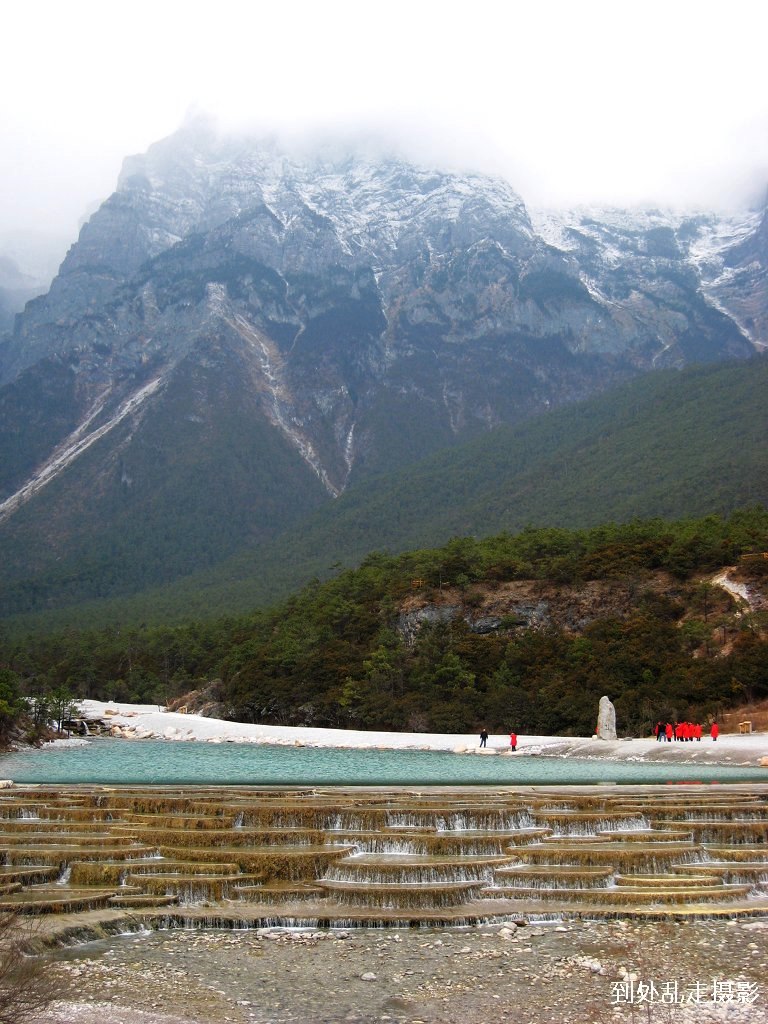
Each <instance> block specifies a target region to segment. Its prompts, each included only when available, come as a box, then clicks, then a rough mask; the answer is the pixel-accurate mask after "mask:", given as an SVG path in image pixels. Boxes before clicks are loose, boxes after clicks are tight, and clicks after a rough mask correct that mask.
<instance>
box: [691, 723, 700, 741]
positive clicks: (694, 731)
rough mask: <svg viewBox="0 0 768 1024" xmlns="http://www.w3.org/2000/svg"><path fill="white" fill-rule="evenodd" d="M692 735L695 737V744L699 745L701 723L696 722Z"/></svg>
mask: <svg viewBox="0 0 768 1024" xmlns="http://www.w3.org/2000/svg"><path fill="white" fill-rule="evenodd" d="M693 735H694V736H695V737H696V742H697V743H701V722H697V723H696V725H694V727H693Z"/></svg>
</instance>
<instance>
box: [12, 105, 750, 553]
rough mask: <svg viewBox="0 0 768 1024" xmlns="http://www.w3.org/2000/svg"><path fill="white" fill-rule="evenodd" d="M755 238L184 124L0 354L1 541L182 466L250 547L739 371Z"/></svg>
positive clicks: (162, 482) (150, 495) (112, 508)
mask: <svg viewBox="0 0 768 1024" xmlns="http://www.w3.org/2000/svg"><path fill="white" fill-rule="evenodd" d="M765 234H766V222H765V219H763V221H762V223H760V222H759V221H758V220H757V218H753V219H752V220H750V219H749V218H746V219H744V220H742V221H741V222H739V223H731V222H729V223H728V224H726V225H723V224H722V223H721V222H719V221H717V220H716V219H715V218H709V219H707V218H699V219H698V220H697V219H691V218H683V217H674V216H671V215H669V216H667V215H663V214H644V215H642V216H640V215H637V216H635V217H634V218H628V217H627V215H618V214H612V215H608V214H604V215H603V216H602V219H598V218H596V217H587V216H584V215H580V216H579V217H577V218H574V217H570V218H569V217H562V216H561V217H560V218H559V219H557V218H552V217H548V218H547V217H539V218H537V220H536V224H535V225H534V223H532V220H531V218H530V216H529V214H528V212H527V211H526V208H525V206H524V204H523V202H522V200H521V199H520V197H519V196H517V195H516V194H515V193H514V192H513V191H512V189H511V188H510V187H509V186H508V185H507V184H506V183H505V182H502V181H499V180H495V179H491V178H487V177H482V176H480V175H458V174H453V173H448V172H443V171H437V170H434V169H429V168H424V167H417V166H413V165H410V164H407V163H405V162H403V161H401V160H396V159H380V160H376V161H373V160H371V159H367V158H363V157H360V156H349V155H345V156H341V157H339V156H338V155H330V154H328V153H322V152H321V153H317V154H314V155H313V156H311V157H306V156H305V157H302V158H299V157H297V156H296V155H291V154H289V153H286V152H283V151H281V150H280V149H279V147H278V146H277V145H276V144H275V143H274V142H271V141H266V142H265V141H263V140H261V141H259V142H254V141H253V140H249V139H244V138H221V137H219V136H217V135H216V133H215V132H214V131H212V130H211V129H210V128H208V127H206V126H205V125H191V126H188V127H187V128H185V129H184V130H182V131H180V132H179V133H177V134H176V135H174V136H172V137H171V138H169V139H166V140H164V141H162V142H160V143H157V144H156V145H154V146H152V147H151V148H150V150H149V151H148V152H147V153H146V154H145V155H143V156H140V157H134V158H131V159H129V160H127V161H126V163H125V166H124V169H123V173H122V175H121V178H120V182H119V185H118V189H117V191H116V192H115V193H114V195H113V196H111V197H110V198H109V199H108V200H107V201H106V202H105V203H104V204H103V206H102V207H101V208H100V209H99V210H98V211H97V213H96V214H95V215H94V216H93V217H92V218H91V219H90V221H89V222H88V223H87V224H86V225H85V226H84V228H83V229H82V232H81V235H80V238H79V240H78V241H77V243H76V244H75V245H73V246H72V248H71V249H70V251H69V253H68V254H67V257H66V259H65V260H64V262H63V264H62V266H61V269H60V272H59V275H58V276H57V277H56V279H55V280H54V282H53V284H52V286H51V288H50V291H49V292H48V294H47V295H45V296H43V297H41V298H39V299H36V300H34V301H33V302H31V303H29V304H28V305H27V308H26V310H25V312H24V314H22V315H21V316H19V317H18V318H17V321H16V326H15V329H14V331H13V333H12V335H10V336H7V337H6V338H5V340H4V341H3V342H2V344H0V381H2V383H3V385H4V386H3V388H2V390H1V391H0V452H2V453H3V455H4V458H3V460H2V469H1V470H0V502H2V504H0V530H3V529H5V530H8V529H12V530H15V529H17V528H18V529H20V530H22V532H23V531H29V532H24V537H25V539H26V541H29V540H31V538H33V537H34V536H35V530H36V529H38V528H39V522H40V520H41V517H42V518H44V519H45V521H46V522H48V523H56V524H59V527H58V528H56V529H53V530H51V531H50V534H51V535H50V537H49V540H50V541H51V543H53V545H54V547H56V546H57V545H59V544H62V545H69V544H71V543H72V541H73V538H74V537H76V536H80V535H81V534H82V539H83V544H84V545H85V544H86V539H87V540H88V541H89V542H90V540H92V530H93V528H94V523H95V522H96V520H98V521H99V522H108V523H113V524H114V522H116V521H117V520H118V519H119V518H120V517H121V516H124V515H126V514H127V513H126V508H127V507H128V505H129V504H130V502H127V496H129V495H130V496H132V500H134V501H135V500H136V498H135V496H136V495H137V494H143V495H144V499H143V500H144V501H145V503H146V506H145V505H142V504H141V502H139V503H138V506H136V507H135V508H134V510H133V512H132V517H133V519H134V520H135V517H136V515H137V514H138V513H139V511H140V510H141V509H145V510H146V508H149V507H150V506H152V507H158V490H157V489H158V488H159V491H160V493H162V494H165V495H166V498H165V499H164V500H161V501H160V502H159V506H160V507H170V506H171V504H172V501H171V498H170V496H169V489H170V488H171V487H172V486H173V487H175V488H176V489H177V498H178V500H179V501H180V503H182V504H184V503H188V502H189V501H190V491H189V489H190V487H194V486H195V485H194V484H192V483H191V481H192V480H193V479H195V478H196V479H197V486H196V488H195V491H194V493H195V502H197V503H198V505H199V507H200V516H201V517H202V519H205V518H206V517H212V518H213V519H215V514H214V511H213V505H212V504H211V503H210V502H209V503H206V502H205V501H204V500H201V498H200V493H201V492H205V491H207V490H213V491H214V492H216V491H219V490H220V489H221V487H222V486H227V487H229V488H232V490H231V492H230V497H231V503H232V506H233V508H234V507H236V508H237V509H239V510H240V512H239V513H238V514H237V515H235V519H237V520H238V522H239V523H240V524H241V525H240V526H238V530H240V529H241V528H245V527H244V525H243V524H244V523H245V522H246V521H247V522H249V523H250V524H251V525H250V526H249V527H248V530H247V532H249V533H250V534H252V533H253V529H254V527H253V523H254V522H258V523H259V524H260V525H259V529H260V530H262V531H263V532H265V533H267V534H269V533H270V532H274V531H275V530H279V529H281V528H282V527H283V526H284V525H285V522H286V518H290V517H291V516H292V515H294V514H298V513H299V512H301V511H303V510H305V509H306V508H307V507H311V506H312V504H313V503H314V502H317V501H318V500H322V496H323V495H325V496H326V497H329V496H330V497H332V496H335V495H338V494H339V493H340V492H341V491H342V490H343V489H344V488H345V487H346V486H347V484H348V483H349V482H350V480H352V479H355V478H361V477H363V476H364V475H365V474H366V473H368V472H371V471H377V470H382V469H392V468H396V467H398V466H400V465H402V464H404V463H406V462H408V461H410V460H412V459H414V458H417V457H419V456H420V455H423V454H426V453H428V452H430V451H432V450H434V449H436V448H438V447H440V446H444V445H449V444H451V443H453V442H454V441H455V440H457V439H461V438H464V437H466V436H468V435H470V434H472V433H473V432H477V431H481V430H485V429H488V428H490V427H493V426H494V425H496V424H499V423H504V422H515V421H518V420H521V419H523V418H525V417H527V416H529V415H531V414H533V413H535V412H538V411H541V410H543V409H546V408H548V407H550V406H553V405H558V404H562V403H564V402H568V401H572V400H574V399H577V398H580V397H584V396H586V395H588V394H590V393H592V392H594V391H596V390H599V389H602V388H605V387H607V386H609V385H610V384H612V383H613V382H615V381H618V380H620V379H622V378H624V377H626V376H628V375H630V374H632V373H636V372H638V371H642V370H648V369H652V368H654V367H657V366H670V365H671V366H679V365H682V364H684V363H686V362H689V361H708V360H716V359H724V358H732V357H737V358H738V357H746V356H748V355H750V354H751V353H753V352H754V351H755V349H756V348H759V347H761V346H763V345H764V344H765V343H766V342H767V341H768V322H766V308H768V302H766V270H765V268H766V265H768V258H766V245H765ZM161 428H162V429H161ZM244 437H250V438H251V441H250V442H249V444H250V447H249V446H248V445H245V448H244V449H243V451H242V453H241V455H240V456H239V457H240V458H242V459H243V460H245V463H247V462H248V460H249V458H250V459H252V460H255V461H256V462H257V463H258V464H259V473H258V477H259V481H260V482H259V485H258V487H256V488H254V487H250V488H249V487H245V491H243V485H242V483H239V482H238V480H239V477H238V473H237V467H236V465H235V464H232V466H231V467H230V471H229V473H228V474H226V475H225V477H223V478H220V477H219V476H218V475H217V470H216V467H217V465H220V464H221V461H222V460H221V457H220V452H221V450H225V449H230V450H231V449H233V448H234V449H238V450H239V448H240V446H241V442H242V438H244ZM253 445H256V447H253ZM248 452H250V455H248ZM196 459H197V464H198V469H197V471H195V470H194V469H193V466H194V464H195V461H196ZM158 465H163V466H165V473H164V475H161V477H159V478H158V477H157V475H156V469H157V466H158ZM181 466H184V467H186V468H185V469H184V472H183V473H182V472H181V470H180V467H181ZM246 492H247V493H246ZM299 495H306V496H307V497H306V498H300V497H299ZM142 514H143V513H142ZM238 516H239V518H238ZM3 522H4V523H5V524H12V525H10V526H9V525H6V526H5V527H3V526H2V523H3ZM35 523H37V524H38V526H35V525H34V524H35ZM65 523H67V524H69V525H68V526H67V527H66V528H63V527H62V526H61V524H65ZM99 529H101V527H99ZM200 529H201V536H202V535H203V534H205V530H204V529H203V527H200ZM83 531H85V532H84V533H83ZM257 532H258V531H257ZM236 533H237V530H236V531H235V534H236ZM20 537H21V534H19V538H20ZM236 543H237V537H236V536H235V535H234V534H233V536H232V538H231V544H228V545H225V548H226V549H227V550H231V545H232V544H236ZM213 548H214V549H215V550H213V551H212V552H211V554H210V558H211V559H214V560H215V558H217V557H220V555H221V554H222V550H223V549H220V548H219V547H218V546H217V545H215V544H214V545H213ZM162 551H163V548H162V545H160V547H159V548H158V549H157V552H156V555H157V557H158V558H160V559H162V558H163V557H164V555H163V554H162Z"/></svg>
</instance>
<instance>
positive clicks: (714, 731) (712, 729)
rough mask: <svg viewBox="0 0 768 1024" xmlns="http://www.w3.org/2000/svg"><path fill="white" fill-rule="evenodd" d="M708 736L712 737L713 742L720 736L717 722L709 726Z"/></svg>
mask: <svg viewBox="0 0 768 1024" xmlns="http://www.w3.org/2000/svg"><path fill="white" fill-rule="evenodd" d="M709 735H710V736H711V737H712V739H713V740H716V739H717V737H718V736H719V735H720V726H719V725H718V724H717V722H713V723H712V725H711V726H710V729H709Z"/></svg>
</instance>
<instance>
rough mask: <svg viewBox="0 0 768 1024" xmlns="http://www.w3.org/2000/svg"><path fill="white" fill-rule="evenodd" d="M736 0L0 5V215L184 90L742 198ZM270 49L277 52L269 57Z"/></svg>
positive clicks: (511, 161) (98, 156) (59, 187)
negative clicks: (1, 41)
mask: <svg viewBox="0 0 768 1024" xmlns="http://www.w3.org/2000/svg"><path fill="white" fill-rule="evenodd" d="M767 21H768V15H767V14H766V12H765V10H764V9H763V8H761V7H760V6H759V5H755V4H753V3H749V2H748V0H734V2H733V3H731V4H729V7H728V11H727V13H724V12H723V11H722V10H721V9H720V8H718V7H715V6H711V5H706V4H704V5H702V4H700V3H698V4H697V3H693V2H692V0H680V2H678V3H675V4H674V5H670V4H668V3H663V2H661V0H649V2H647V3H645V4H643V5H642V7H639V6H637V5H634V4H624V5H616V4H612V3H607V2H604V0H585V2H584V3H582V4H579V5H573V4H572V3H567V2H565V0H562V2H561V0H552V2H551V3H548V4H546V5H541V4H536V5H534V4H532V3H529V2H525V0H523V2H521V3H516V4H514V5H513V6H511V7H510V8H509V9H502V10H499V8H498V5H492V4H491V3H490V2H488V0H479V2H478V3H476V4H475V5H473V7H472V9H471V11H470V10H468V9H467V8H466V6H465V5H458V4H452V3H443V4H438V3H436V2H435V0H424V2H423V3H419V4H417V5H414V4H407V3H405V2H404V0H393V2H392V3H390V4H389V5H387V8H386V10H383V9H380V8H378V7H376V6H368V7H366V8H365V9H361V8H360V6H359V5H355V4H353V3H351V2H348V0H329V2H328V3H326V4H323V5H322V6H318V5H316V4H310V3H309V2H306V0H296V2H294V3H291V4H288V5H283V6H276V5H273V6H272V7H269V6H267V7H265V6H264V5H259V7H258V9H256V8H254V9H249V8H248V7H247V5H242V4H241V3H239V2H236V0H222V2H221V3H220V4H218V5H217V8H216V12H215V14H212V13H211V11H210V8H209V7H208V6H207V5H206V4H204V3H202V0H189V2H188V3H184V4H182V3H181V0H166V2H164V3H163V4H159V5H158V4H151V3H149V2H148V0H136V2H135V3H133V4H132V6H131V14H130V17H126V16H125V15H124V12H123V11H122V10H119V9H118V8H112V7H110V6H109V5H107V6H105V5H101V6H97V5H95V4H94V3H92V2H91V0H71V2H70V3H67V4H66V5H62V4H60V3H57V2H54V0H38V2H37V3H35V4H34V5H14V6H12V7H9V9H7V10H5V11H4V12H3V30H4V38H5V39H6V40H8V45H7V46H6V48H5V53H4V57H3V61H2V65H1V66H0V86H1V88H0V124H2V143H3V153H4V156H5V159H3V160H2V161H0V196H2V200H0V236H2V235H3V234H4V233H5V232H6V231H7V230H9V229H12V228H13V229H23V230H26V231H28V230H32V229H35V230H45V231H50V230H54V231H55V232H59V231H60V230H61V229H64V232H65V234H66V235H67V236H68V237H69V239H70V241H73V240H74V238H75V235H76V233H77V226H78V222H79V221H80V219H81V217H82V215H83V213H84V211H85V210H88V209H92V207H93V204H94V202H97V201H103V199H105V198H106V197H107V196H108V195H109V194H110V193H111V192H112V190H113V188H114V183H115V181H116V179H117V175H118V173H119V169H120V166H121V163H122V160H123V158H124V156H125V155H126V154H128V153H139V152H143V151H144V150H146V149H147V147H148V146H149V145H150V144H151V143H152V142H153V141H154V140H156V139H158V138H162V137H164V136H167V135H169V134H171V133H172V132H173V131H175V130H176V129H177V128H178V126H179V125H180V124H181V123H182V122H183V120H184V117H185V114H186V112H188V111H189V110H190V109H197V110H199V109H202V110H207V111H210V112H212V113H213V114H214V115H215V116H217V117H218V118H219V119H220V121H221V124H222V125H223V126H224V128H225V129H226V130H230V129H231V128H232V127H233V126H239V127H243V126H245V127H247V128H248V129H250V130H254V131H255V132H256V133H257V134H262V135H263V134H265V133H269V132H275V131H277V132H279V133H281V135H282V139H283V142H285V141H286V139H287V138H288V137H289V136H293V137H294V138H295V137H297V136H300V135H305V134H306V133H308V132H313V131H316V130H325V131H330V132H331V133H343V132H347V133H350V132H360V131H362V132H371V131H373V132H374V133H377V134H379V135H383V136H384V137H385V138H388V139H393V138H394V140H396V141H397V142H398V144H399V145H400V146H401V147H403V146H404V147H405V148H404V150H403V154H402V155H403V156H404V157H405V158H406V159H409V160H411V161H414V162H416V163H422V164H423V163H427V164H429V163H432V164H435V165H439V166H442V167H455V168H456V169H458V170H473V171H478V172H485V173H492V174H494V175H500V176H502V177H504V178H505V179H506V180H507V181H508V182H509V183H510V184H511V186H512V187H513V188H514V189H516V190H517V191H518V192H520V193H521V194H522V195H524V196H525V197H526V201H527V202H528V203H529V204H532V205H537V206H540V205H548V206H558V207H563V206H573V205H574V204H576V203H579V202H589V203H600V204H602V205H606V204H610V205H620V206H624V205H634V204H639V205H641V206H648V205H679V204H681V203H684V204H686V205H688V206H690V205H698V206H703V207H707V208H714V207H717V208H720V207H725V208H728V209H734V208H742V207H744V206H745V205H746V206H749V205H750V204H752V203H754V201H755V199H756V198H757V197H760V196H762V194H763V192H764V189H765V182H766V180H767V179H768V98H767V97H766V93H765V88H764V82H763V63H764V61H763V58H764V53H763V45H764V44H763V41H764V39H765V38H766V35H767V32H766V29H768V25H767V24H766V22H767ZM286 55H289V56H288V57H286Z"/></svg>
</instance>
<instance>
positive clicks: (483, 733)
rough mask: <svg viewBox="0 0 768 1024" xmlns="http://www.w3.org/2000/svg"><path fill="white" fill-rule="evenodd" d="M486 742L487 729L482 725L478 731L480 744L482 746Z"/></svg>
mask: <svg viewBox="0 0 768 1024" xmlns="http://www.w3.org/2000/svg"><path fill="white" fill-rule="evenodd" d="M487 743H488V730H487V729H486V728H485V726H483V728H482V730H481V732H480V746H481V747H484V746H486V745H487Z"/></svg>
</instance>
